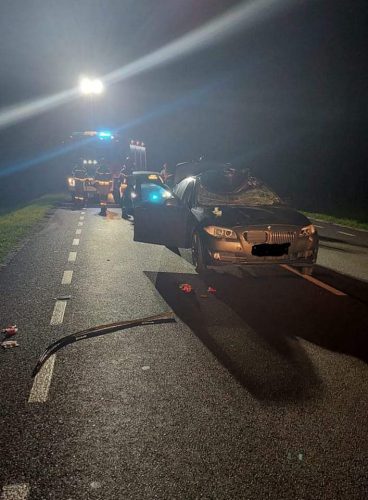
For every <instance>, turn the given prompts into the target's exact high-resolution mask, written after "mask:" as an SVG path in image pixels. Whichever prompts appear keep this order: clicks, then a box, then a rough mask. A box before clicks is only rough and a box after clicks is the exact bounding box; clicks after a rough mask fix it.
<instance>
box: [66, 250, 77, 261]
mask: <svg viewBox="0 0 368 500" xmlns="http://www.w3.org/2000/svg"><path fill="white" fill-rule="evenodd" d="M76 258H77V252H69V257H68V262H75V260H76Z"/></svg>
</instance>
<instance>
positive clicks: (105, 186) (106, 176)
mask: <svg viewBox="0 0 368 500" xmlns="http://www.w3.org/2000/svg"><path fill="white" fill-rule="evenodd" d="M111 185H112V176H111V172H110V170H109V167H108V166H107V165H106V164H104V163H102V164H101V165H100V166H99V167H98V169H97V170H96V175H95V187H96V190H97V193H98V195H99V199H100V215H102V216H105V215H106V212H107V199H108V196H109V193H110V191H111Z"/></svg>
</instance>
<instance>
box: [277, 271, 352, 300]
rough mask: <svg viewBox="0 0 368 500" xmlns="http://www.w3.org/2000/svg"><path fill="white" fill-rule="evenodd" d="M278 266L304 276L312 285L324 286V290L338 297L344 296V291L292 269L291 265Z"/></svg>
mask: <svg viewBox="0 0 368 500" xmlns="http://www.w3.org/2000/svg"><path fill="white" fill-rule="evenodd" d="M280 267H282V268H283V269H286V270H287V271H290V272H292V273H294V274H297V275H298V276H300V277H301V278H304V279H305V280H307V281H310V282H311V283H313V284H314V285H317V286H319V287H321V288H324V289H325V290H327V291H328V292H330V293H333V294H334V295H337V296H339V297H346V293H344V292H341V291H340V290H337V289H336V288H334V287H333V286H330V285H327V283H323V281H319V280H318V279H317V278H314V277H313V276H308V275H307V274H302V273H300V272H299V271H297V270H296V269H294V268H293V267H290V266H288V265H287V264H280Z"/></svg>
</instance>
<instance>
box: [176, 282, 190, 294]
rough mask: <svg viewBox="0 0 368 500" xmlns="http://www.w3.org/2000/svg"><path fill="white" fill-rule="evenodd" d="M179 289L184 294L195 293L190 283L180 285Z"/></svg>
mask: <svg viewBox="0 0 368 500" xmlns="http://www.w3.org/2000/svg"><path fill="white" fill-rule="evenodd" d="M179 288H180V290H181V291H182V292H184V293H192V291H193V288H192V285H190V284H189V283H182V284H181V285H179Z"/></svg>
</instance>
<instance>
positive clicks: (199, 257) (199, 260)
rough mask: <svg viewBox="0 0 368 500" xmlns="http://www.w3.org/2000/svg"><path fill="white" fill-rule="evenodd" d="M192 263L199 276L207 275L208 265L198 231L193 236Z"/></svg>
mask: <svg viewBox="0 0 368 500" xmlns="http://www.w3.org/2000/svg"><path fill="white" fill-rule="evenodd" d="M192 262H193V265H194V267H195V270H196V271H197V273H198V274H204V273H206V271H207V265H206V257H205V253H204V248H203V243H202V241H201V238H200V237H199V234H198V233H197V232H196V231H195V232H194V233H193V236H192Z"/></svg>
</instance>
